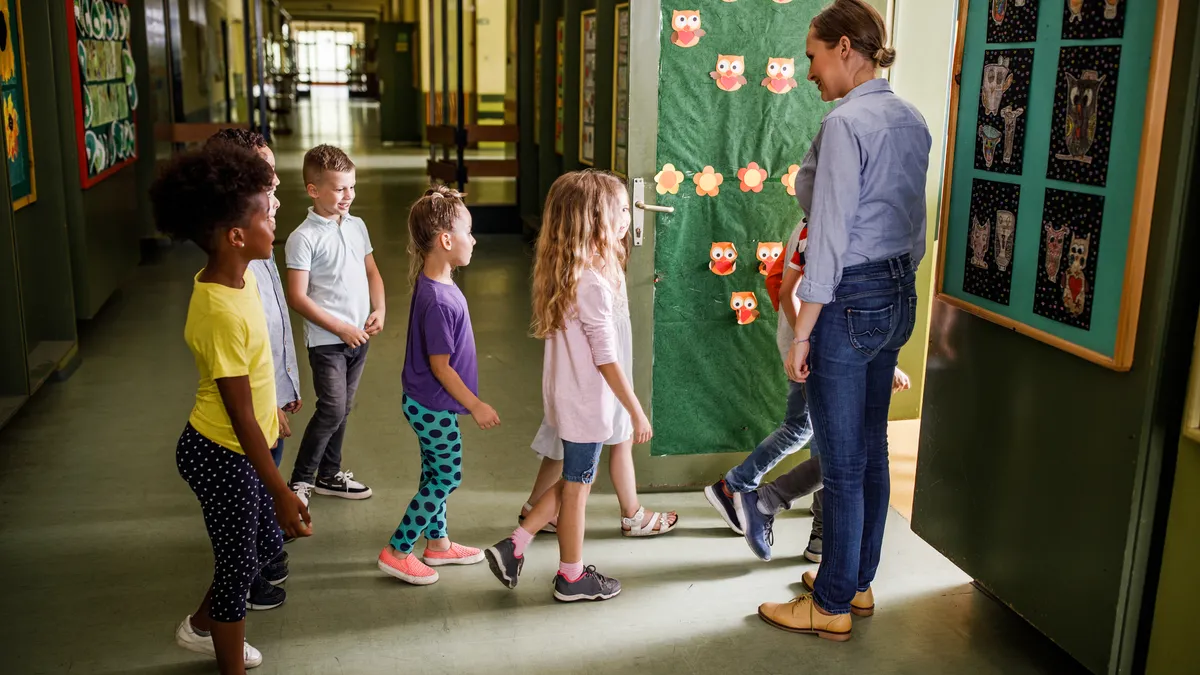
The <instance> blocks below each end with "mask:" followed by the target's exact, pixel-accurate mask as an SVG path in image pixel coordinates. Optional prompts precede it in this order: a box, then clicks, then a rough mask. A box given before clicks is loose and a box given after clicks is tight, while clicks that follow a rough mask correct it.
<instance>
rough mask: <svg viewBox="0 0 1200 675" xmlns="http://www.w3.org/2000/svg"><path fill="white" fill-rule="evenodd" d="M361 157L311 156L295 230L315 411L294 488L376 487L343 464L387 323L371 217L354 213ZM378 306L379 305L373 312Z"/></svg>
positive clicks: (297, 301)
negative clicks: (371, 359)
mask: <svg viewBox="0 0 1200 675" xmlns="http://www.w3.org/2000/svg"><path fill="white" fill-rule="evenodd" d="M354 182H355V175H354V162H351V161H350V158H349V157H347V156H346V153H345V152H342V151H341V150H340V149H338V148H335V147H333V146H332V145H318V146H317V147H315V148H313V149H312V150H309V151H308V152H307V153H305V155H304V183H305V186H306V188H307V190H308V196H309V197H311V198H312V200H313V205H312V207H311V208H309V210H308V218H306V219H305V220H304V222H303V223H301V224H300V227H298V228H296V231H295V232H292V234H291V236H289V237H288V241H287V247H286V253H287V268H288V273H287V276H288V304H289V305H291V307H292V309H294V310H296V311H297V312H299V313H300V315H301V316H303V317H304V339H305V344H306V345H307V346H308V361H309V363H310V364H311V365H312V371H313V388H314V389H315V390H316V394H317V404H316V411H315V412H314V413H313V416H312V419H311V420H309V423H308V427H307V428H305V430H304V438H303V439H302V440H301V441H300V450H299V452H298V453H297V455H296V463H295V465H294V466H293V468H292V478H291V486H292V490H294V491H295V492H296V494H297V495H299V497H300V499H301V500H303V501H304V503H305V504H307V503H308V498H309V494H310V493H311V492H314V491H315V492H316V493H317V494H320V495H331V496H335V497H343V498H346V499H366V498H367V497H370V496H371V488H369V487H367V486H366V485H363V484H362V483H360V482H358V481H356V480H354V474H353V473H350V472H349V471H345V470H343V469H342V441H343V439H344V438H345V436H346V420H347V418H348V417H349V416H350V407H351V406H352V405H353V404H354V393H355V391H357V389H358V382H359V379H360V378H361V377H362V371H363V366H364V365H365V364H366V360H367V344H368V341H369V340H370V338H371V337H372V336H374V335H378V334H379V333H380V332H381V331H382V330H383V321H384V314H385V308H384V294H383V278H382V277H380V275H379V268H378V267H376V266H375V258H374V256H372V255H371V251H372V250H373V249H372V248H371V237H370V235H368V234H367V226H366V223H364V222H363V221H362V219H361V218H356V217H354V216H352V215H350V204H351V203H352V202H353V201H354ZM372 308H374V311H372Z"/></svg>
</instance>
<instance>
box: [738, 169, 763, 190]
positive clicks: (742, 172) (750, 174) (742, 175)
mask: <svg viewBox="0 0 1200 675" xmlns="http://www.w3.org/2000/svg"><path fill="white" fill-rule="evenodd" d="M738 180H740V181H741V182H742V185H741V187H742V192H762V189H763V182H764V181H766V180H767V171H766V169H763V168H760V167H759V166H758V162H750V164H749V166H745V167H742V168H741V169H738Z"/></svg>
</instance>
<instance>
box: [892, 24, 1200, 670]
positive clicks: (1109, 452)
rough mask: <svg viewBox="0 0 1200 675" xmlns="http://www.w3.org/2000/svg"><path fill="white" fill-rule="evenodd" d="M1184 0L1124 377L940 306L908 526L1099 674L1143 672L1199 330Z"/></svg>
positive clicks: (1191, 33) (1192, 49)
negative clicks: (1172, 466)
mask: <svg viewBox="0 0 1200 675" xmlns="http://www.w3.org/2000/svg"><path fill="white" fill-rule="evenodd" d="M1184 4H1185V6H1184V7H1182V8H1181V15H1180V21H1179V28H1178V34H1177V36H1176V41H1175V57H1174V62H1173V68H1172V72H1171V78H1170V79H1171V82H1172V83H1175V84H1174V86H1173V88H1172V89H1171V91H1170V98H1169V102H1168V110H1167V117H1166V120H1165V121H1164V124H1163V128H1164V129H1165V138H1164V140H1163V145H1162V158H1161V162H1160V167H1159V174H1158V182H1157V194H1156V199H1155V203H1154V215H1153V222H1152V226H1151V230H1150V245H1149V254H1148V259H1147V264H1146V276H1145V287H1144V291H1143V294H1142V304H1141V316H1140V320H1139V323H1138V336H1137V351H1136V354H1135V357H1134V364H1133V368H1132V369H1131V370H1130V372H1128V373H1118V372H1114V371H1111V370H1107V369H1105V368H1102V367H1099V366H1096V365H1093V364H1091V363H1089V362H1087V361H1084V360H1082V359H1080V358H1077V357H1074V356H1071V355H1069V354H1067V353H1065V352H1063V351H1060V350H1057V349H1054V348H1052V347H1050V346H1047V345H1045V344H1042V343H1040V342H1037V341H1035V340H1032V339H1029V338H1026V337H1023V336H1021V335H1018V334H1017V333H1014V332H1013V331H1010V330H1007V329H1005V328H1002V327H1000V326H997V325H995V324H992V323H990V322H987V321H984V320H982V319H978V318H976V317H974V316H972V315H970V314H967V313H965V312H962V311H959V310H956V309H954V308H952V307H950V306H948V305H944V304H941V303H937V304H935V306H934V311H933V319H932V324H933V328H932V330H931V344H930V350H929V368H928V380H927V386H926V390H925V398H924V409H923V413H922V426H921V445H920V454H919V456H918V468H917V482H916V496H915V504H914V513H913V522H912V524H913V530H914V531H915V532H917V534H919V535H920V536H921V537H922V538H923V539H925V540H926V541H928V542H929V543H930V544H932V545H933V546H934V547H935V548H937V549H938V550H939V551H941V552H942V553H944V554H945V555H946V556H947V557H948V558H949V559H950V560H952V561H953V562H954V563H955V564H957V565H958V566H959V567H961V568H962V569H963V570H964V571H965V572H967V574H969V575H971V576H972V577H973V578H974V579H976V581H977V583H978V584H979V585H980V586H981V587H983V588H985V589H987V591H988V592H989V593H991V594H993V595H994V596H996V597H997V598H999V599H1000V601H1001V602H1003V603H1004V604H1006V605H1008V606H1009V607H1011V608H1012V609H1013V610H1014V611H1015V612H1017V613H1018V614H1019V615H1021V616H1022V617H1024V618H1025V619H1026V620H1028V621H1029V622H1030V623H1031V624H1033V626H1034V627H1036V628H1037V629H1038V630H1040V631H1042V632H1043V633H1045V634H1046V635H1047V636H1049V637H1050V638H1051V639H1052V640H1054V641H1055V642H1056V643H1058V644H1059V645H1060V646H1062V647H1063V648H1064V649H1065V650H1066V651H1067V652H1068V653H1070V654H1071V655H1072V656H1074V657H1075V658H1076V659H1077V660H1078V661H1080V662H1081V663H1082V664H1083V665H1084V666H1086V667H1087V668H1089V669H1090V670H1092V671H1093V672H1097V673H1103V672H1131V671H1132V670H1133V669H1134V665H1133V664H1134V663H1135V661H1136V657H1137V647H1136V645H1137V641H1138V638H1139V635H1140V634H1141V632H1142V631H1144V630H1145V625H1139V620H1140V618H1141V617H1142V614H1143V610H1144V605H1143V603H1144V601H1145V600H1146V597H1145V583H1146V579H1147V573H1148V569H1149V570H1150V576H1151V577H1152V576H1153V568H1152V567H1150V566H1151V565H1152V564H1153V560H1154V552H1155V549H1156V542H1155V539H1154V536H1153V528H1152V527H1151V526H1150V525H1151V524H1152V523H1154V521H1155V508H1156V504H1157V500H1158V496H1159V495H1158V490H1159V478H1160V467H1161V465H1162V462H1163V458H1164V456H1168V457H1169V456H1170V453H1173V452H1174V446H1175V445H1176V444H1177V443H1178V436H1179V432H1178V429H1179V419H1180V417H1179V416H1180V407H1181V406H1180V402H1181V401H1182V395H1183V388H1184V384H1185V383H1184V377H1185V375H1186V373H1185V372H1184V371H1185V369H1184V368H1181V367H1179V366H1178V364H1180V363H1187V361H1188V359H1189V355H1190V353H1191V343H1192V339H1193V334H1194V331H1195V326H1196V324H1195V319H1196V314H1195V311H1196V295H1197V292H1196V290H1194V286H1195V284H1194V275H1192V274H1190V273H1185V272H1184V268H1183V260H1184V259H1189V258H1193V257H1194V255H1195V253H1196V242H1195V237H1193V236H1192V235H1191V232H1190V230H1194V229H1195V228H1194V227H1190V224H1191V223H1192V222H1194V218H1195V214H1194V213H1189V212H1188V211H1187V203H1188V202H1187V200H1188V198H1189V191H1188V188H1189V184H1190V182H1191V180H1190V178H1191V169H1192V166H1193V161H1194V148H1195V145H1196V137H1197V136H1196V109H1195V106H1194V101H1195V97H1196V92H1197V87H1196V84H1197V78H1196V73H1197V72H1200V68H1198V65H1197V63H1196V58H1195V57H1196V45H1195V36H1196V34H1197V26H1196V18H1197V7H1196V6H1195V5H1194V3H1184ZM1132 7H1133V6H1132V5H1131V9H1132ZM1185 225H1186V226H1185ZM1185 235H1187V236H1185ZM1153 590H1154V589H1153V588H1151V589H1149V592H1150V593H1153ZM1146 618H1147V619H1148V617H1146Z"/></svg>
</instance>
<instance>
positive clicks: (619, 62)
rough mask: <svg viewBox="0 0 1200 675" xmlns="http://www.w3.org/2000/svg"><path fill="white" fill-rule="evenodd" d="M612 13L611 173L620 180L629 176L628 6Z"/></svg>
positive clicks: (618, 8) (621, 6)
mask: <svg viewBox="0 0 1200 675" xmlns="http://www.w3.org/2000/svg"><path fill="white" fill-rule="evenodd" d="M614 12H615V14H616V22H615V25H616V27H617V31H616V32H617V39H616V40H615V41H614V46H613V51H614V54H613V65H614V68H613V120H612V158H613V160H612V170H613V173H615V174H617V175H618V176H621V177H622V178H624V177H626V176H627V175H628V173H629V3H627V2H625V3H621V4H619V5H617V6H616V8H615V9H614Z"/></svg>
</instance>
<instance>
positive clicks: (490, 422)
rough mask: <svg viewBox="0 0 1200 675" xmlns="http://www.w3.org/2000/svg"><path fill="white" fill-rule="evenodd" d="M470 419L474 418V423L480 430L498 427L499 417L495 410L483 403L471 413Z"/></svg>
mask: <svg viewBox="0 0 1200 675" xmlns="http://www.w3.org/2000/svg"><path fill="white" fill-rule="evenodd" d="M471 417H474V418H475V423H476V424H478V425H479V428H480V429H491V428H492V427H498V426H500V416H499V415H497V414H496V409H495V408H493V407H492V406H490V405H488V404H486V403H484V402H483V401H480V402H479V405H477V406H475V409H474V410H472V411H471Z"/></svg>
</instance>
